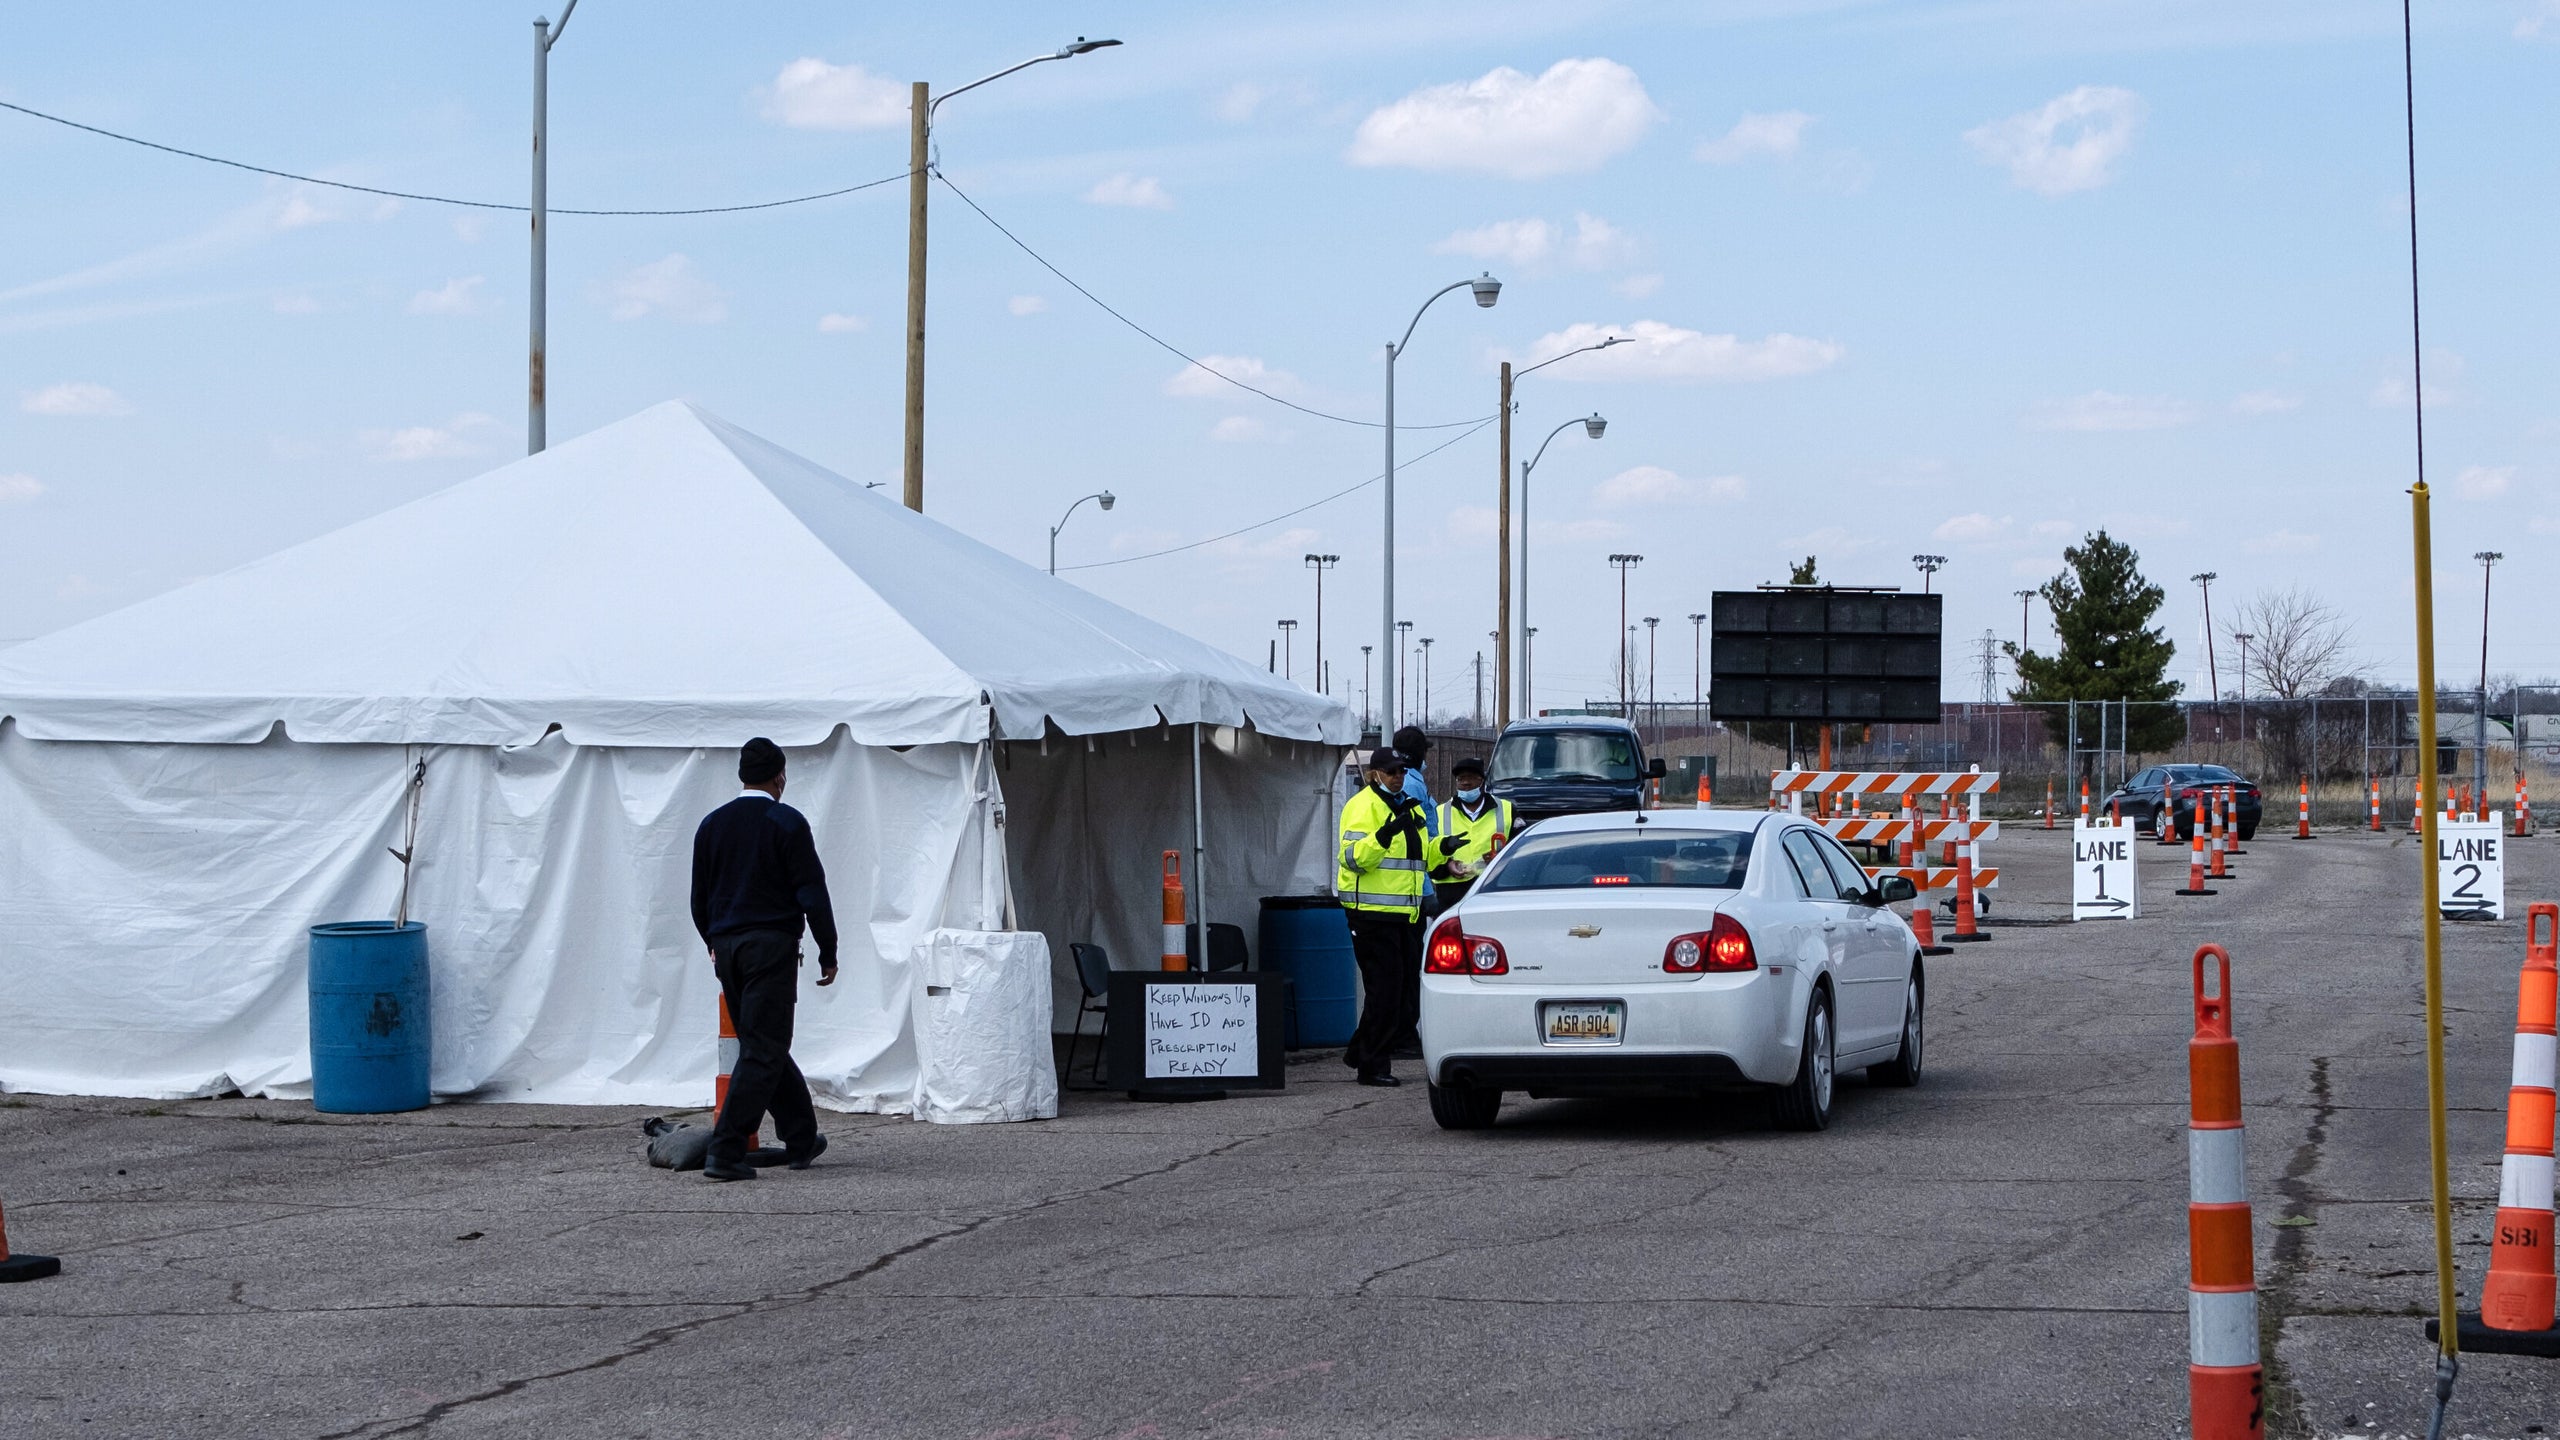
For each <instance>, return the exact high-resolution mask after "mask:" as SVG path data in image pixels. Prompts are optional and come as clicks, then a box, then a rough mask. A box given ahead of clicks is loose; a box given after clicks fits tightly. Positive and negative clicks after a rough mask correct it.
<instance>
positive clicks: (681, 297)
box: [604, 254, 729, 325]
mask: <svg viewBox="0 0 2560 1440" xmlns="http://www.w3.org/2000/svg"><path fill="white" fill-rule="evenodd" d="M604 299H605V302H606V312H607V313H608V314H610V315H612V316H613V318H614V319H616V320H637V319H639V318H641V317H642V316H644V315H664V316H665V317H667V318H668V319H670V320H682V321H684V322H686V323H688V324H693V325H712V324H717V323H718V322H720V321H722V320H726V319H728V318H729V296H728V292H726V291H724V290H722V289H721V288H720V287H718V286H716V285H714V284H712V283H711V282H710V281H708V280H705V279H703V278H702V275H701V273H700V272H699V271H697V270H695V269H694V268H693V261H691V260H690V259H687V258H686V257H685V256H683V255H681V254H676V255H669V256H668V257H666V258H665V259H663V260H652V261H650V262H649V263H648V264H646V265H635V266H633V267H632V268H631V269H629V270H626V271H624V272H622V274H621V275H619V276H617V277H615V278H614V280H613V281H612V282H611V283H609V284H608V285H606V286H605V288H604Z"/></svg>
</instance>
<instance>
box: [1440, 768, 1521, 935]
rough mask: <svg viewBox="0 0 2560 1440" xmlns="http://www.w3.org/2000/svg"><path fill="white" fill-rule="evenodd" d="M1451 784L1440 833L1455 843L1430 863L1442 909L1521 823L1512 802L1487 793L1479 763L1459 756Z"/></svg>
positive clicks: (1470, 884)
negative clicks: (1516, 817) (1515, 814)
mask: <svg viewBox="0 0 2560 1440" xmlns="http://www.w3.org/2000/svg"><path fill="white" fill-rule="evenodd" d="M1449 784H1450V788H1451V791H1452V793H1451V795H1450V797H1449V798H1448V799H1446V800H1443V801H1441V802H1440V838H1441V839H1442V840H1455V841H1457V842H1458V844H1457V847H1456V848H1455V849H1452V850H1449V851H1448V852H1447V853H1446V854H1445V855H1444V856H1443V857H1442V858H1441V860H1440V863H1439V864H1437V865H1434V866H1433V867H1431V881H1432V883H1433V884H1435V885H1437V886H1439V887H1440V904H1441V908H1443V909H1446V908H1448V907H1449V906H1452V905H1455V904H1457V903H1458V902H1459V901H1460V900H1463V899H1465V898H1466V895H1467V891H1468V890H1469V889H1471V888H1473V887H1474V885H1475V883H1476V877H1477V876H1478V875H1481V874H1483V873H1484V867H1485V864H1486V862H1487V861H1490V860H1491V859H1493V857H1494V855H1495V853H1496V852H1497V851H1499V850H1501V848H1502V847H1503V846H1504V845H1505V844H1507V843H1508V842H1509V841H1510V839H1511V836H1512V833H1513V832H1514V831H1515V830H1517V829H1518V828H1519V826H1518V824H1517V823H1516V821H1515V819H1514V817H1513V815H1512V813H1511V802H1510V801H1508V800H1497V799H1495V798H1494V797H1493V796H1491V795H1489V794H1487V793H1485V788H1484V765H1483V763H1482V762H1480V761H1476V760H1461V761H1459V762H1457V763H1456V764H1454V765H1452V766H1450V767H1449Z"/></svg>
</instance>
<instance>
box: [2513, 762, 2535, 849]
mask: <svg viewBox="0 0 2560 1440" xmlns="http://www.w3.org/2000/svg"><path fill="white" fill-rule="evenodd" d="M2532 833H2533V797H2532V795H2530V794H2528V793H2527V792H2526V790H2525V786H2524V772H2523V771H2521V770H2519V771H2517V772H2516V838H2517V839H2519V840H2521V839H2523V838H2524V837H2526V836H2527V835H2530V834H2532Z"/></svg>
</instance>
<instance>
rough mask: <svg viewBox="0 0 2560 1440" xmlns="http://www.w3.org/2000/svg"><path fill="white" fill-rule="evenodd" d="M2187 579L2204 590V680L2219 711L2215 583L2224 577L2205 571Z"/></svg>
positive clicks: (2219, 685) (2220, 692) (2219, 690)
mask: <svg viewBox="0 0 2560 1440" xmlns="http://www.w3.org/2000/svg"><path fill="white" fill-rule="evenodd" d="M2187 578H2188V579H2190V580H2193V581H2194V582H2196V584H2197V585H2199V586H2201V587H2202V588H2203V590H2204V680H2205V684H2206V685H2207V686H2209V687H2211V689H2212V690H2213V700H2214V704H2215V706H2216V707H2217V709H2218V708H2219V707H2220V705H2221V703H2222V671H2221V669H2220V668H2219V667H2217V666H2216V665H2215V664H2214V663H2213V582H2214V581H2216V580H2219V579H2221V578H2222V577H2221V576H2220V575H2218V574H2216V573H2214V572H2213V571H2211V570H2205V571H2201V572H2199V573H2197V574H2194V575H2190V576H2188V577H2187ZM2217 728H2219V727H2217Z"/></svg>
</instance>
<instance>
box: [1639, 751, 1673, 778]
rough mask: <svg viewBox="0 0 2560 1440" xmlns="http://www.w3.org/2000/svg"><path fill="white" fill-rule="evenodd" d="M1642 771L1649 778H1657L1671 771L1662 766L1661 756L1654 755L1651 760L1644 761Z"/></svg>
mask: <svg viewBox="0 0 2560 1440" xmlns="http://www.w3.org/2000/svg"><path fill="white" fill-rule="evenodd" d="M1644 773H1645V775H1646V776H1647V777H1648V778H1650V779H1654V780H1659V779H1661V778H1662V777H1663V776H1665V775H1668V774H1670V773H1671V772H1670V771H1669V770H1667V769H1664V768H1663V764H1662V757H1661V756H1659V755H1656V756H1654V757H1653V758H1652V759H1651V760H1649V761H1647V762H1645V767H1644Z"/></svg>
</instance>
